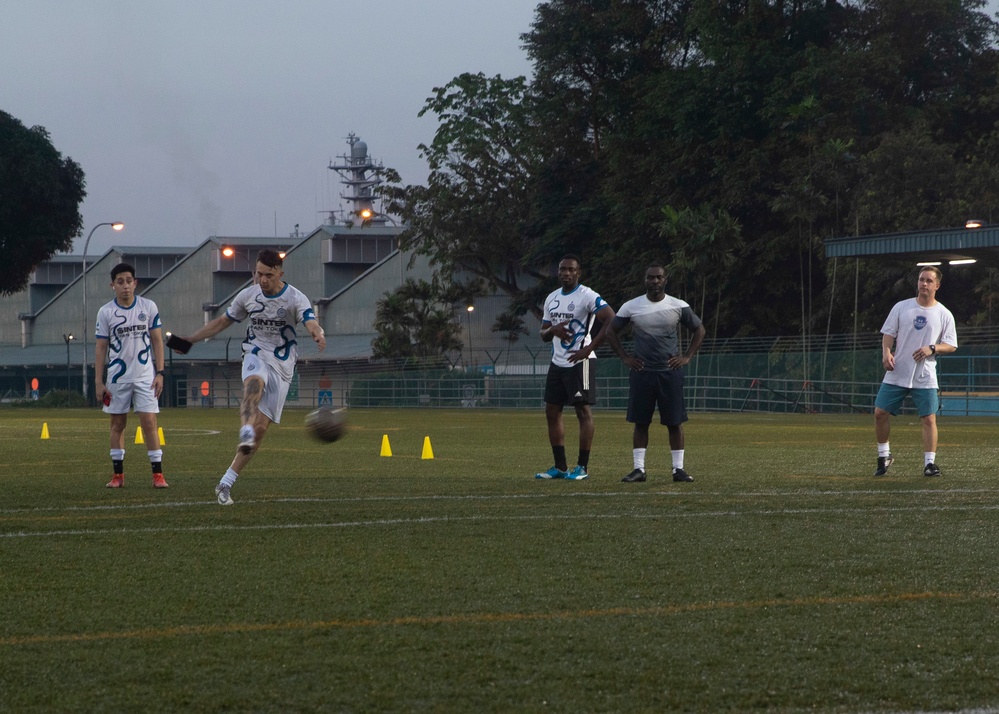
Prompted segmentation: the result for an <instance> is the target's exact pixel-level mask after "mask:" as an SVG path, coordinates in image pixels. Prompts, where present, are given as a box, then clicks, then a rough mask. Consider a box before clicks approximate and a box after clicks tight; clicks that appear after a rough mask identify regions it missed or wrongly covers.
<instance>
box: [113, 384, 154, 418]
mask: <svg viewBox="0 0 999 714" xmlns="http://www.w3.org/2000/svg"><path fill="white" fill-rule="evenodd" d="M104 388H105V389H107V390H108V391H109V392H111V403H110V404H109V405H107V406H106V407H104V413H105V414H128V409H129V407H132V408H133V409H135V411H136V412H145V413H146V414H159V413H160V403H159V400H158V399H157V398H156V393H155V392H153V385H151V384H146V383H145V382H112V383H111V384H106V385H104Z"/></svg>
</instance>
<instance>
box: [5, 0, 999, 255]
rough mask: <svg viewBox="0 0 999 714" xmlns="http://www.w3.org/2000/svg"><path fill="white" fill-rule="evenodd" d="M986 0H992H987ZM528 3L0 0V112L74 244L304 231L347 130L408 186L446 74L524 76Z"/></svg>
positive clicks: (326, 193)
mask: <svg viewBox="0 0 999 714" xmlns="http://www.w3.org/2000/svg"><path fill="white" fill-rule="evenodd" d="M997 2H999V0H990V2H989V9H990V11H991V12H993V13H994V12H995V11H996V5H997ZM537 4H538V0H375V1H373V2H367V3H362V2H347V1H346V0H156V1H153V0H0V77H2V79H0V110H3V111H6V112H8V113H10V114H12V115H13V116H15V117H16V118H17V119H19V120H20V121H21V122H23V123H24V124H25V125H26V126H34V125H41V126H44V127H45V128H46V129H48V131H49V133H50V135H51V138H52V142H53V144H54V145H55V147H56V149H58V150H59V151H60V152H62V154H63V155H64V156H69V157H71V158H73V159H74V160H75V161H76V162H77V163H79V164H80V165H81V166H82V167H83V170H84V172H85V173H86V177H87V198H86V199H85V200H84V203H83V205H82V208H81V210H82V214H83V219H84V229H83V230H84V232H83V236H82V237H81V238H80V239H78V240H77V242H76V245H75V250H74V252H75V253H76V254H82V252H83V242H84V239H85V238H86V235H87V234H88V233H89V232H90V230H91V229H92V228H93V227H94V226H95V225H97V224H98V223H101V222H104V221H116V220H120V221H124V222H125V224H126V227H125V231H124V232H123V233H121V234H119V233H115V232H113V231H111V230H110V229H109V228H107V227H103V228H100V229H98V230H97V231H96V232H95V233H94V236H93V239H92V240H91V242H90V248H89V251H88V253H90V254H100V253H103V252H104V251H106V250H107V249H108V248H109V247H110V246H111V245H114V244H134V245H150V246H154V245H180V246H191V247H193V246H195V245H197V244H199V243H201V242H202V241H203V240H204V239H205V238H207V237H208V236H210V235H223V236H226V235H228V236H236V235H242V236H247V235H254V236H271V235H279V236H287V235H289V234H290V233H291V232H292V231H293V230H294V226H295V224H296V223H297V224H299V225H300V229H301V230H302V231H303V232H309V231H311V230H312V229H313V228H315V227H316V226H317V225H319V224H321V223H323V222H324V221H325V220H326V218H327V216H328V213H327V212H328V211H329V210H332V209H337V208H339V207H341V203H340V199H339V195H340V193H341V192H342V191H343V190H344V187H343V186H342V185H341V184H340V182H339V181H340V179H339V176H338V175H337V174H336V173H335V172H333V171H330V170H329V169H328V166H329V163H330V160H331V159H335V158H336V157H337V156H339V155H340V154H342V153H345V152H346V151H347V150H348V147H347V144H346V143H345V139H346V137H347V134H348V133H349V132H354V133H355V134H357V136H359V137H360V138H361V139H362V140H363V141H364V142H365V143H366V144H367V145H368V148H369V152H370V154H371V156H372V158H373V159H374V160H375V161H376V162H378V161H380V162H382V163H384V164H385V165H386V166H391V167H393V168H395V169H397V170H398V171H399V172H400V173H401V174H402V178H403V181H404V182H406V183H424V182H425V180H426V175H427V168H426V164H425V163H424V162H423V160H422V159H421V158H420V157H419V152H418V150H417V146H418V145H419V144H420V143H429V142H430V141H431V140H432V138H433V135H434V131H435V129H436V126H437V125H436V121H435V118H434V117H432V116H430V117H424V118H423V119H420V118H418V117H417V113H418V112H419V111H420V109H421V108H422V107H423V105H424V103H425V100H426V98H427V97H429V96H430V95H431V93H432V91H433V88H434V87H436V86H443V85H444V84H446V83H447V82H448V81H450V80H451V79H452V78H454V77H455V76H457V75H459V74H461V73H462V72H483V73H485V74H486V75H489V76H492V75H496V74H499V75H502V76H504V77H507V78H510V77H515V76H518V75H530V71H531V67H530V64H529V63H528V60H527V56H526V54H525V52H524V51H523V49H522V48H521V42H520V35H521V33H524V32H526V31H528V30H529V29H530V23H531V21H532V20H533V18H534V9H535V7H536V6H537Z"/></svg>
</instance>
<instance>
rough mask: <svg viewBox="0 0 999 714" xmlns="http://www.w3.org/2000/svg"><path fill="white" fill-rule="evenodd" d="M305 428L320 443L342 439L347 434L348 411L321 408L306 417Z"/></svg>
mask: <svg viewBox="0 0 999 714" xmlns="http://www.w3.org/2000/svg"><path fill="white" fill-rule="evenodd" d="M305 428H306V429H308V430H309V433H310V434H312V436H314V437H315V438H316V439H318V440H319V441H325V442H327V443H329V442H332V441H337V440H338V439H342V438H343V437H344V436H345V435H346V434H347V410H346V409H330V408H328V407H320V408H319V409H316V410H315V411H314V412H309V413H308V415H306V417H305Z"/></svg>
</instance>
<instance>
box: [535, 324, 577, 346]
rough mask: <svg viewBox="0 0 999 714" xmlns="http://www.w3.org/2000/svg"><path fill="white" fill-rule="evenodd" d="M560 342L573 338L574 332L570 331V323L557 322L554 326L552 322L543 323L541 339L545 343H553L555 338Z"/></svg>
mask: <svg viewBox="0 0 999 714" xmlns="http://www.w3.org/2000/svg"><path fill="white" fill-rule="evenodd" d="M556 337H557V338H559V339H560V340H568V339H569V338H570V337H572V331H571V330H570V329H569V321H568V320H564V321H563V322H557V323H555V324H552V323H550V322H542V323H541V339H542V341H544V342H551V341H552V340H553V339H555V338H556Z"/></svg>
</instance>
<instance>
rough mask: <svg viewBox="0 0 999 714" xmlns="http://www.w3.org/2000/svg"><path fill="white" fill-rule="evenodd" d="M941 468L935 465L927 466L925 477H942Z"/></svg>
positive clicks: (924, 470)
mask: <svg viewBox="0 0 999 714" xmlns="http://www.w3.org/2000/svg"><path fill="white" fill-rule="evenodd" d="M940 475H941V473H940V468H939V467H938V466H937V465H936V464H934V463H929V464H926V468H924V469H923V476H940Z"/></svg>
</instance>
